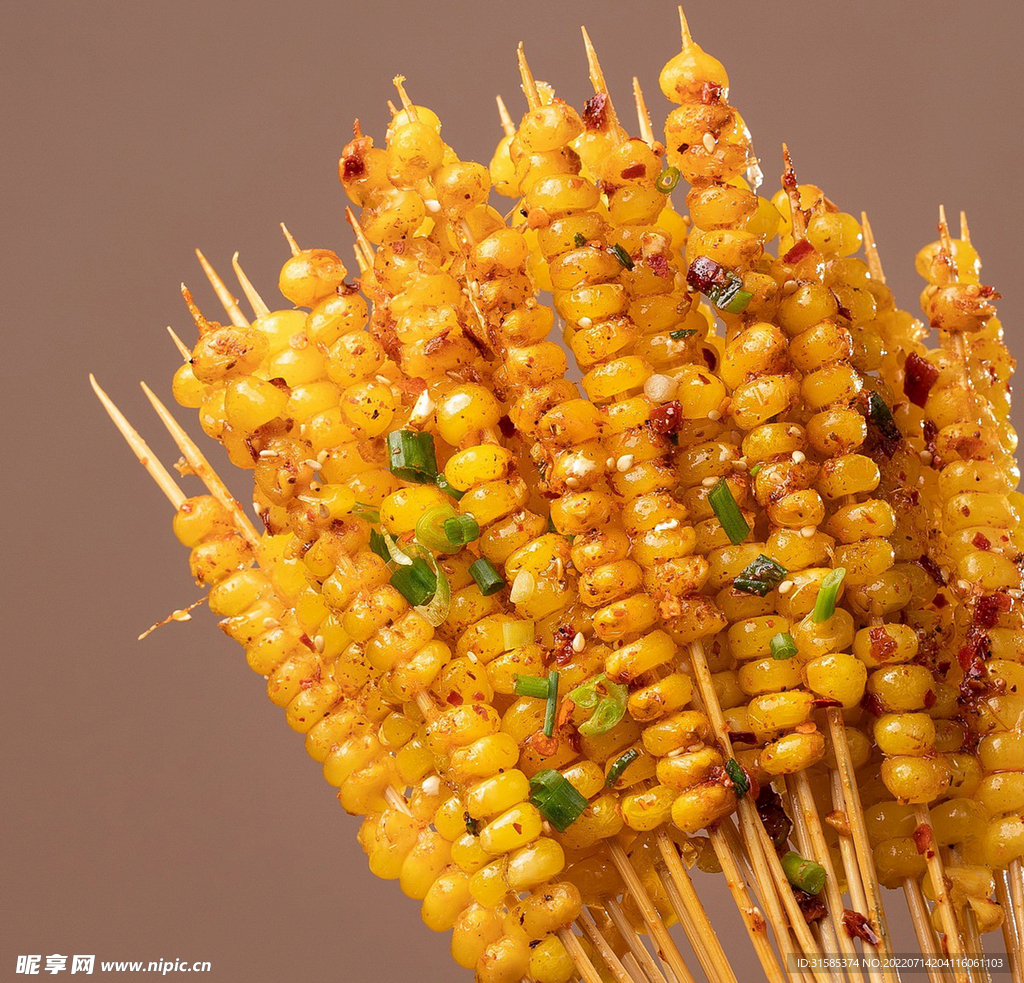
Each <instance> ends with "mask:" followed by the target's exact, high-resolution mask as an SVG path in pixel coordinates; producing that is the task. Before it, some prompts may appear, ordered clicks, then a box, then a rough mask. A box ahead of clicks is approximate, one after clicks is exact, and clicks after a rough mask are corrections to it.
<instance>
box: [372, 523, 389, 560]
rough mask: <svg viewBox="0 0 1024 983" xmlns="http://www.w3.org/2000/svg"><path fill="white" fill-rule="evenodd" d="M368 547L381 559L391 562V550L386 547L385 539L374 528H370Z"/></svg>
mask: <svg viewBox="0 0 1024 983" xmlns="http://www.w3.org/2000/svg"><path fill="white" fill-rule="evenodd" d="M370 549H371V550H373V552H374V553H376V554H377V556H379V557H380V558H381V559H382V560H385V561H386V562H388V563H390V562H391V550H389V549H388V543H387V539H386V538H385V537H384V536H383V535H382V534H381V533H379V532H378V531H377V530H376V529H371V530H370Z"/></svg>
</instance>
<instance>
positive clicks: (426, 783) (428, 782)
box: [420, 775, 441, 795]
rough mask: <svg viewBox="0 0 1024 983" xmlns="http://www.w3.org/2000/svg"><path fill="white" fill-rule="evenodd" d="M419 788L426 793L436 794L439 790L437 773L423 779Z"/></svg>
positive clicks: (439, 783) (439, 781)
mask: <svg viewBox="0 0 1024 983" xmlns="http://www.w3.org/2000/svg"><path fill="white" fill-rule="evenodd" d="M420 788H422V789H423V791H424V793H425V794H426V795H437V793H438V792H440V791H441V779H440V778H439V777H438V776H437V775H431V776H430V777H429V778H424V779H423V784H422V785H421V786H420Z"/></svg>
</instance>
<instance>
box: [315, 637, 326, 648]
mask: <svg viewBox="0 0 1024 983" xmlns="http://www.w3.org/2000/svg"><path fill="white" fill-rule="evenodd" d="M313 647H314V648H315V649H316V650H317V652H323V650H324V649H325V648H327V642H325V641H324V636H323V635H317V636H316V638H314V639H313Z"/></svg>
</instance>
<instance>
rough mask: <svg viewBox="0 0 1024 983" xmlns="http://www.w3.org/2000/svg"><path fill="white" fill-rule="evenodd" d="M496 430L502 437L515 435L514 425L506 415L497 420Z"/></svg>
mask: <svg viewBox="0 0 1024 983" xmlns="http://www.w3.org/2000/svg"><path fill="white" fill-rule="evenodd" d="M498 429H499V430H500V431H501V435H502V437H505V438H508V437H514V436H515V435H516V425H515V424H514V423H513V422H512V420H511V418H510V417H509V416H508V415H507V414H506V415H505V416H503V417H502V418H501V419H500V420H498Z"/></svg>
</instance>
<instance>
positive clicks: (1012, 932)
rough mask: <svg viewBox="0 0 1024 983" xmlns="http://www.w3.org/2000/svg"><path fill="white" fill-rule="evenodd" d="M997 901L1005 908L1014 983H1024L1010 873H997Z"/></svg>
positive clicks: (1006, 940)
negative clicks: (1011, 894) (1011, 896)
mask: <svg viewBox="0 0 1024 983" xmlns="http://www.w3.org/2000/svg"><path fill="white" fill-rule="evenodd" d="M995 881H996V900H997V901H998V902H999V903H1000V904H1001V905H1002V906H1003V945H1004V947H1005V948H1006V955H1007V957H1008V959H1009V963H1010V975H1011V977H1012V980H1013V983H1024V952H1022V951H1021V949H1022V946H1021V940H1020V937H1019V936H1018V935H1017V924H1016V922H1015V921H1014V919H1013V911H1012V905H1013V901H1012V899H1011V898H1010V879H1009V872H1008V871H996V872H995Z"/></svg>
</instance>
